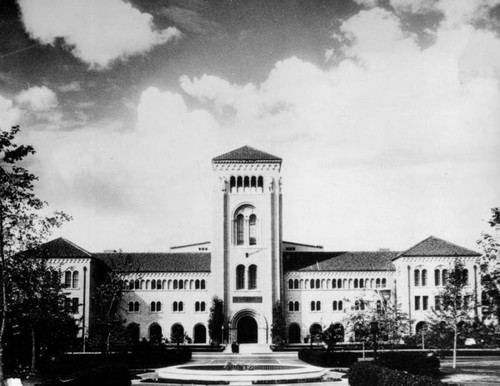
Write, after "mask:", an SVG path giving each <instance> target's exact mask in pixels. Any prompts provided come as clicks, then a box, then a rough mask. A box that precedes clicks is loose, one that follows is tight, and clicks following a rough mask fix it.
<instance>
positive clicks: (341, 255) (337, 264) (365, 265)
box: [283, 251, 398, 271]
mask: <svg viewBox="0 0 500 386" xmlns="http://www.w3.org/2000/svg"><path fill="white" fill-rule="evenodd" d="M397 254H398V252H390V251H378V252H284V253H283V265H284V269H285V271H394V270H395V268H394V265H393V264H392V259H393V258H394V257H395V256H397Z"/></svg>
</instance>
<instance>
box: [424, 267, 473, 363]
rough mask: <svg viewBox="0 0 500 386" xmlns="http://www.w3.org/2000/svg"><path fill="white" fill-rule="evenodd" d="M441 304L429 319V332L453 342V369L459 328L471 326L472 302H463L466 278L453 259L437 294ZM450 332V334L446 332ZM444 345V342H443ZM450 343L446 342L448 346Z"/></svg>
mask: <svg viewBox="0 0 500 386" xmlns="http://www.w3.org/2000/svg"><path fill="white" fill-rule="evenodd" d="M439 296H440V299H441V302H440V306H439V307H438V308H433V309H432V312H433V315H432V316H431V318H430V325H431V331H439V330H440V331H442V332H443V333H442V334H441V335H440V336H441V337H443V338H446V337H447V336H451V337H452V341H451V342H453V368H455V367H456V351H457V345H458V337H459V334H460V332H461V331H460V327H461V326H465V325H470V324H472V321H473V318H472V311H473V310H472V304H471V303H472V302H468V303H467V302H465V301H464V297H465V296H468V293H467V277H466V270H465V267H464V264H463V262H462V261H460V260H459V259H455V262H454V265H453V267H452V268H451V270H450V272H449V274H448V279H447V280H446V283H445V285H444V288H443V290H442V291H441V292H440V294H439ZM446 330H448V331H451V332H452V334H451V335H450V334H449V333H447V332H446ZM443 343H444V342H443ZM449 344H450V341H448V345H449Z"/></svg>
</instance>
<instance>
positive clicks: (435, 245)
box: [395, 236, 480, 259]
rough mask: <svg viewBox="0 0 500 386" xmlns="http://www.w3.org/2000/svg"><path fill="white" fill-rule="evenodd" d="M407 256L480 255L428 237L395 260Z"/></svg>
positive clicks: (436, 238)
mask: <svg viewBox="0 0 500 386" xmlns="http://www.w3.org/2000/svg"><path fill="white" fill-rule="evenodd" d="M409 256H480V254H479V253H477V252H475V251H473V250H471V249H467V248H464V247H461V246H459V245H456V244H453V243H450V242H449V241H446V240H443V239H440V238H438V237H434V236H430V237H428V238H426V239H425V240H423V241H421V242H419V243H418V244H417V245H414V246H413V247H411V248H410V249H407V250H406V251H404V252H402V253H400V254H399V255H398V256H396V257H395V259H398V258H400V257H409Z"/></svg>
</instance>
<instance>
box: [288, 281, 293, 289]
mask: <svg viewBox="0 0 500 386" xmlns="http://www.w3.org/2000/svg"><path fill="white" fill-rule="evenodd" d="M288 289H293V280H292V279H290V280H288Z"/></svg>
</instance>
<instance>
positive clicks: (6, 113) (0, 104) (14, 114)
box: [0, 95, 21, 130]
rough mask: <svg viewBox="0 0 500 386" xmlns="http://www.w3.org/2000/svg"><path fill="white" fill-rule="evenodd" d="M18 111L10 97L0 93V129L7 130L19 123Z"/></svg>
mask: <svg viewBox="0 0 500 386" xmlns="http://www.w3.org/2000/svg"><path fill="white" fill-rule="evenodd" d="M20 113H21V112H20V111H19V109H18V108H17V107H15V106H14V104H13V103H12V101H11V100H10V99H7V98H5V97H3V96H2V95H0V130H7V129H9V128H10V127H11V126H15V125H17V124H19V117H20V115H21V114H20Z"/></svg>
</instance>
